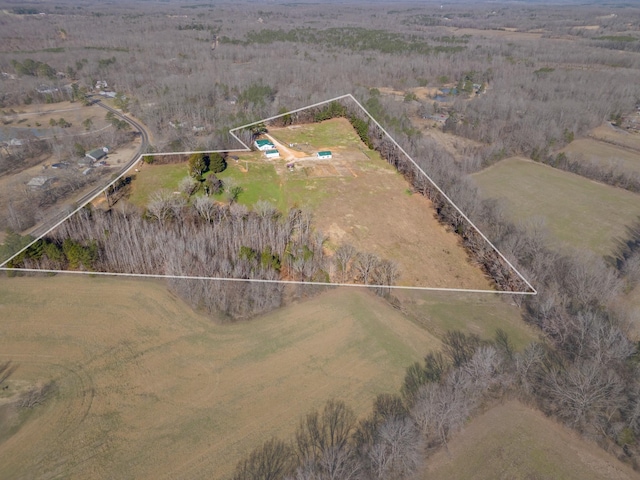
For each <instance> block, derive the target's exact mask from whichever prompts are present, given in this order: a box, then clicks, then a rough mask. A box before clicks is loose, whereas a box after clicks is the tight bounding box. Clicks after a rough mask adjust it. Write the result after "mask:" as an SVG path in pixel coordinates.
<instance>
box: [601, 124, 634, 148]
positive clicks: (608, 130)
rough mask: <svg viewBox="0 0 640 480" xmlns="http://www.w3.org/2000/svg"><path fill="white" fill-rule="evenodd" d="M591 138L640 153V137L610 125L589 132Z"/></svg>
mask: <svg viewBox="0 0 640 480" xmlns="http://www.w3.org/2000/svg"><path fill="white" fill-rule="evenodd" d="M589 136H590V137H591V138H595V139H596V140H601V141H603V142H607V143H611V144H613V145H619V146H621V147H626V148H629V149H632V150H638V151H640V135H638V134H633V133H629V132H627V131H625V130H621V129H619V128H613V127H612V126H611V125H609V124H605V125H601V126H599V127H597V128H594V129H593V130H591V132H589Z"/></svg>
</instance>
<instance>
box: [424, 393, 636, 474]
mask: <svg viewBox="0 0 640 480" xmlns="http://www.w3.org/2000/svg"><path fill="white" fill-rule="evenodd" d="M427 463H428V466H429V467H428V469H427V472H426V473H425V475H424V476H423V477H422V478H424V479H425V480H427V479H429V480H445V479H454V478H473V479H475V480H485V479H486V480H494V479H498V478H499V479H512V480H527V479H559V478H562V479H567V480H569V479H575V480H632V479H637V478H640V475H639V474H638V473H637V472H634V471H633V470H632V469H631V468H630V467H629V466H628V465H625V464H623V463H622V462H620V461H619V460H618V459H616V458H615V457H614V456H613V455H611V454H609V453H607V452H605V451H604V450H602V449H600V448H599V447H598V446H597V445H595V444H592V443H589V442H587V441H585V440H583V439H582V438H580V437H579V436H578V435H577V434H576V433H574V432H572V431H571V430H569V429H568V428H566V427H564V426H562V425H560V424H557V423H555V422H554V421H553V420H551V419H549V418H547V417H545V416H544V414H542V413H540V412H538V411H536V410H534V409H531V408H529V407H527V406H525V405H523V404H521V403H519V402H517V401H513V400H512V401H508V402H506V403H505V404H503V405H499V406H496V407H493V408H491V409H490V410H488V411H487V412H486V413H484V414H482V415H480V416H479V417H477V418H475V419H473V420H472V421H471V422H470V423H469V424H468V425H467V426H466V427H465V428H464V429H463V430H462V432H459V433H457V434H455V435H454V436H453V438H452V439H451V441H450V442H449V443H448V448H447V449H442V450H441V451H439V452H438V453H436V454H435V455H434V456H433V457H431V458H430V459H429V460H428V461H427Z"/></svg>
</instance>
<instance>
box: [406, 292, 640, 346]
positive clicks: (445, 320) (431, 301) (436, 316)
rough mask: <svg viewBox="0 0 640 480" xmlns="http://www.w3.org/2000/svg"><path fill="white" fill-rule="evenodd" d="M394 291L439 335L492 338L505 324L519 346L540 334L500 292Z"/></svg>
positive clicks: (408, 310)
mask: <svg viewBox="0 0 640 480" xmlns="http://www.w3.org/2000/svg"><path fill="white" fill-rule="evenodd" d="M639 290H640V289H639ZM394 295H395V296H396V297H397V298H398V299H399V300H400V301H401V302H402V311H403V312H404V313H405V314H407V315H408V316H409V317H410V318H411V319H413V320H414V321H415V322H416V323H417V324H418V325H420V326H422V327H423V328H425V329H426V330H427V331H428V332H430V333H431V334H433V335H435V336H436V337H441V336H442V335H444V334H445V333H446V332H447V330H461V331H463V332H465V333H475V334H477V335H479V336H480V338H482V339H486V340H489V339H493V338H494V337H495V333H496V330H497V329H498V328H501V329H502V330H504V331H505V332H506V333H507V334H508V335H509V339H510V340H511V342H512V343H513V346H514V347H515V348H516V350H522V349H524V347H526V346H527V345H528V344H529V343H531V342H533V341H536V340H537V337H538V332H536V331H535V329H533V328H531V327H529V326H528V325H527V324H525V323H524V321H523V320H522V311H521V310H520V309H519V308H518V307H517V306H516V305H514V304H512V303H509V302H508V301H506V300H505V299H504V297H501V296H499V295H497V294H496V295H486V294H474V293H465V294H462V293H456V294H451V293H448V292H424V291H411V290H405V291H397V292H394Z"/></svg>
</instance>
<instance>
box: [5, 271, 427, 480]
mask: <svg viewBox="0 0 640 480" xmlns="http://www.w3.org/2000/svg"><path fill="white" fill-rule="evenodd" d="M0 318H2V321H1V322H0V360H7V359H12V360H13V361H14V362H16V363H17V364H19V368H18V370H17V371H16V373H15V374H14V376H13V377H11V378H10V380H9V387H10V388H9V391H8V392H15V391H17V390H18V389H21V388H24V387H25V385H29V384H34V383H37V382H44V381H48V380H55V382H56V384H57V393H55V394H54V395H53V396H52V397H51V398H49V400H48V401H46V403H45V404H44V405H42V406H41V407H37V408H36V409H34V410H33V411H32V412H31V414H30V415H29V416H24V417H19V418H13V419H12V421H13V424H14V425H15V426H16V429H17V430H16V429H14V430H16V431H15V433H13V434H12V435H11V436H10V437H9V438H8V439H4V440H2V439H1V438H0V478H29V479H37V478H71V479H74V478H78V479H91V478H178V479H181V478H184V479H198V478H215V479H219V478H226V477H227V476H228V474H230V473H231V471H232V470H233V468H234V466H235V463H236V461H237V460H238V459H239V458H240V457H241V456H242V455H243V454H244V453H246V452H248V451H249V450H251V449H252V448H254V447H256V446H257V445H259V444H260V443H261V442H262V441H264V440H266V439H268V438H269V437H270V436H271V435H279V436H282V437H285V436H287V435H289V434H291V433H292V431H293V430H294V429H295V426H296V424H297V422H298V421H299V418H300V417H301V416H302V415H304V414H306V413H307V412H308V411H309V410H310V409H313V408H318V407H320V406H321V405H323V404H324V402H325V401H326V400H327V399H329V398H340V399H343V400H345V401H346V402H347V403H348V404H349V405H350V406H351V407H352V408H354V409H355V410H356V412H357V413H358V414H360V415H363V414H365V413H367V412H368V411H369V409H370V406H371V402H372V400H373V398H374V396H375V395H376V394H378V393H381V392H395V391H397V390H398V388H399V386H400V384H401V382H402V379H403V378H404V370H405V367H406V366H408V365H409V364H410V363H412V362H414V361H416V360H419V359H420V358H421V357H422V355H423V354H424V353H425V352H427V351H428V350H430V349H434V348H438V345H439V343H438V341H437V340H436V339H435V338H434V337H432V336H431V335H429V334H428V333H427V332H426V331H425V330H423V329H422V328H420V327H418V326H416V325H415V324H414V323H412V322H410V321H408V320H406V319H405V318H404V317H403V316H402V315H401V314H400V313H399V312H398V311H396V310H394V309H392V308H391V307H389V306H388V305H387V304H386V303H384V302H383V301H382V300H381V299H379V298H377V297H375V296H373V295H371V294H369V293H367V292H366V291H364V290H360V289H336V290H330V291H327V292H325V293H323V294H321V295H319V296H317V297H314V298H312V299H309V300H306V301H304V302H300V303H297V304H293V305H291V306H288V307H286V308H283V309H281V310H278V311H276V312H273V313H271V314H269V315H266V316H264V317H261V318H257V319H254V320H252V321H251V322H245V323H238V324H232V325H225V326H221V325H216V324H214V323H213V322H212V321H211V320H210V319H208V318H204V317H202V316H200V315H198V314H196V313H194V312H193V311H192V310H191V309H189V308H188V307H187V306H186V305H184V304H183V303H182V302H181V301H180V300H178V299H176V298H174V297H173V296H172V295H171V294H170V293H168V291H167V290H166V289H165V287H164V285H163V283H162V282H160V281H143V280H132V279H114V278H107V277H96V278H92V277H88V276H72V275H68V276H65V275H58V276H55V277H40V278H36V277H20V278H6V277H3V278H0ZM4 401H5V400H3V399H0V404H1V403H2V402H4ZM5 420H6V419H5ZM8 423H10V422H6V421H4V423H3V419H2V415H0V424H2V425H5V424H8Z"/></svg>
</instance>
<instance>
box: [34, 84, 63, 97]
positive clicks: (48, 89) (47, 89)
mask: <svg viewBox="0 0 640 480" xmlns="http://www.w3.org/2000/svg"><path fill="white" fill-rule="evenodd" d="M36 91H37V92H38V93H42V94H43V95H45V94H48V95H50V94H52V93H56V92H58V91H59V90H58V89H57V88H56V87H53V86H50V85H40V86H39V87H38V88H36Z"/></svg>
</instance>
